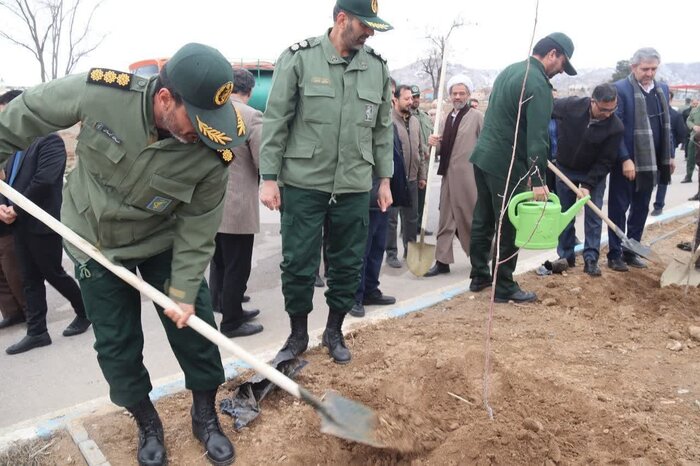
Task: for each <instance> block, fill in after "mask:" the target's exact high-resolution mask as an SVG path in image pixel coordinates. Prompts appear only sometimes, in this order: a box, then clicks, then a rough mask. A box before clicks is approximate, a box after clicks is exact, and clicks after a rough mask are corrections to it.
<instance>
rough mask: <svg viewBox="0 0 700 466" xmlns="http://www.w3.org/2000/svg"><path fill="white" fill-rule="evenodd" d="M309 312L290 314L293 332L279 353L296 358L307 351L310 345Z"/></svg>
mask: <svg viewBox="0 0 700 466" xmlns="http://www.w3.org/2000/svg"><path fill="white" fill-rule="evenodd" d="M308 317H309V316H308V314H294V315H290V316H289V321H290V323H291V326H292V333H291V334H290V335H289V337H288V338H287V341H286V342H284V346H283V347H282V349H281V350H279V352H278V353H277V354H278V355H281V354H282V353H286V354H285V357H287V358H289V359H292V358H296V357H298V356H299V355H301V353H303V352H304V351H306V348H308V346H309V330H308Z"/></svg>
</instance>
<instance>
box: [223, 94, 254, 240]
mask: <svg viewBox="0 0 700 466" xmlns="http://www.w3.org/2000/svg"><path fill="white" fill-rule="evenodd" d="M231 102H232V103H233V105H234V106H235V107H236V109H238V111H239V112H240V113H241V116H242V117H243V122H244V123H245V127H246V130H247V135H248V138H247V140H246V142H245V144H241V145H240V146H237V147H235V148H234V149H233V154H234V156H233V161H232V162H231V164H230V165H229V166H228V171H229V176H228V185H227V187H226V201H225V203H224V215H223V218H222V220H221V226H220V227H219V233H227V234H236V235H246V234H255V233H258V232H259V231H260V201H259V199H258V186H259V177H258V168H259V166H260V165H259V152H260V135H261V130H262V113H261V112H259V111H258V110H255V109H254V108H253V107H250V106H248V105H246V104H244V103H243V102H241V101H240V100H239V99H238V98H237V97H236V95H235V94H233V95H231Z"/></svg>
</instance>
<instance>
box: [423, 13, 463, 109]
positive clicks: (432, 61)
mask: <svg viewBox="0 0 700 466" xmlns="http://www.w3.org/2000/svg"><path fill="white" fill-rule="evenodd" d="M462 26H464V20H463V19H461V18H457V19H455V20H454V21H453V22H452V25H451V26H450V29H449V30H448V31H447V34H445V35H436V34H428V35H427V36H426V37H425V38H426V39H428V41H429V42H430V44H431V47H430V50H429V51H428V57H427V58H424V59H423V60H421V65H422V68H423V71H425V73H426V74H427V75H428V76H430V81H431V82H432V85H433V91H434V93H435V95H437V90H438V89H437V86H438V83H439V82H440V74H441V67H440V65H441V64H442V58H443V57H444V56H445V53H446V50H445V47H446V46H447V41H448V39H449V38H450V35H451V34H452V32H453V31H454V30H455V29H458V28H461V27H462Z"/></svg>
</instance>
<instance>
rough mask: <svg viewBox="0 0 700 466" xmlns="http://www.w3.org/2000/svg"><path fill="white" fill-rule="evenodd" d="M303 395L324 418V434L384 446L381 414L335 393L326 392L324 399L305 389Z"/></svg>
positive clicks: (322, 421)
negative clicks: (380, 435) (379, 427)
mask: <svg viewBox="0 0 700 466" xmlns="http://www.w3.org/2000/svg"><path fill="white" fill-rule="evenodd" d="M301 396H302V398H303V399H304V400H305V401H307V402H309V403H310V404H311V405H313V406H314V407H315V408H316V412H317V413H318V414H319V415H320V416H321V432H323V433H324V434H330V435H335V436H336V437H340V438H343V439H345V440H351V441H353V442H359V443H364V444H366V445H370V446H373V447H377V448H382V447H383V446H384V445H383V444H382V443H381V442H379V440H377V437H376V430H377V424H378V422H377V415H376V414H375V413H374V411H372V410H371V409H369V408H368V407H367V406H365V405H363V404H362V403H358V402H356V401H352V400H349V399H347V398H345V397H343V396H340V395H339V394H338V392H335V391H333V390H328V391H326V393H324V394H323V397H321V399H320V400H319V399H318V398H316V397H314V396H313V395H311V394H310V393H309V392H307V391H306V390H301ZM309 397H310V398H311V399H309Z"/></svg>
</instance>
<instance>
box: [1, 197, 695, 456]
mask: <svg viewBox="0 0 700 466" xmlns="http://www.w3.org/2000/svg"><path fill="white" fill-rule="evenodd" d="M697 210H698V207H697V206H696V205H695V203H694V202H684V203H683V204H681V205H679V206H677V207H674V208H673V209H671V210H669V211H668V212H666V213H663V214H662V215H659V216H657V217H649V218H648V219H647V223H646V226H645V228H646V227H647V226H649V225H653V224H657V223H666V222H669V221H671V220H676V219H678V218H682V217H685V216H688V215H690V214H693V213H694V212H695V211H697ZM607 243H608V236H607V234H605V233H603V234H602V236H601V247H602V246H605V245H607ZM582 248H583V245H579V246H577V247H576V252H577V253H579V252H581V250H582ZM554 254H556V253H554ZM551 258H553V255H552V250H546V251H544V252H542V253H540V254H537V255H536V256H534V257H530V258H529V259H526V260H523V261H521V262H519V263H518V267H517V269H516V271H515V274H516V275H520V274H523V273H526V272H529V271H532V270H535V269H536V268H537V267H539V266H540V265H541V264H542V263H543V262H544V261H546V260H548V259H551ZM468 291H469V284H468V280H465V281H464V282H461V283H457V284H453V285H448V286H445V287H443V288H439V289H437V290H434V291H432V292H430V293H426V294H424V295H421V296H418V297H415V298H412V299H409V300H406V301H401V302H400V303H398V304H396V305H394V306H387V307H385V308H383V309H381V310H379V311H375V312H373V313H372V314H371V315H368V316H366V317H364V318H362V319H355V318H352V317H349V318H348V320H347V321H346V332H347V331H351V330H357V329H360V328H362V327H365V326H369V325H372V324H374V323H376V322H379V321H382V320H387V319H391V318H395V317H401V316H403V315H406V314H410V313H412V312H417V311H419V310H421V309H425V308H427V307H430V306H433V305H435V304H437V303H440V302H443V301H448V300H450V299H452V298H454V297H455V296H458V295H460V294H464V293H466V292H468ZM322 332H323V330H322V329H319V330H316V331H313V332H310V333H309V347H315V346H318V345H320V344H321V335H322ZM282 343H283V342H281V341H280V342H277V343H275V344H274V345H272V344H271V345H269V347H267V348H265V349H264V350H260V351H257V352H256V353H255V356H256V357H258V358H260V359H263V360H265V361H268V360H271V359H272V358H273V357H274V356H275V354H276V353H277V350H278V349H279V347H280V345H281V344H282ZM223 364H224V372H225V375H226V379H227V380H228V379H230V378H233V377H235V376H236V375H238V374H239V373H241V372H242V371H245V370H247V369H249V366H248V365H247V364H246V363H245V362H243V361H242V360H240V359H238V358H236V357H228V358H224V359H223ZM153 386H154V388H153V390H152V391H151V393H150V397H151V399H152V400H154V401H156V400H158V399H160V398H163V397H165V396H168V395H172V394H174V393H178V392H181V391H183V390H185V379H184V375H183V374H182V373H181V372H180V373H177V374H174V375H172V376H169V377H165V378H161V379H157V380H155V381H154V383H153ZM122 409H123V408H120V407H117V406H115V405H113V404H112V403H111V401H110V400H109V398H108V397H106V396H105V397H100V398H96V399H94V400H90V401H87V402H85V403H81V404H78V405H75V406H72V407H70V408H65V409H62V410H59V411H56V412H53V413H49V414H46V415H44V416H40V417H38V418H34V419H30V420H27V421H23V422H21V423H18V424H15V425H13V426H9V427H8V428H6V429H3V430H2V431H0V451H4V450H7V449H8V448H10V447H11V446H12V444H13V443H15V442H18V441H27V440H32V439H36V438H39V437H48V436H50V435H51V434H52V433H53V432H55V431H57V430H59V429H62V428H65V429H67V430H68V432H69V434H70V436H71V438H72V440H73V442H74V443H75V444H76V445H77V446H78V448H79V449H80V452H81V453H82V455H83V457H84V459H85V461H86V462H87V463H88V465H89V466H108V465H109V462H108V461H107V459H106V458H105V456H104V455H103V454H102V452H101V451H100V449H99V447H98V446H97V444H96V443H95V442H94V440H92V439H90V437H89V435H88V433H87V431H86V430H85V428H84V426H83V425H82V422H80V419H81V418H83V417H86V416H88V415H95V414H108V413H110V412H117V411H120V410H122Z"/></svg>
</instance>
